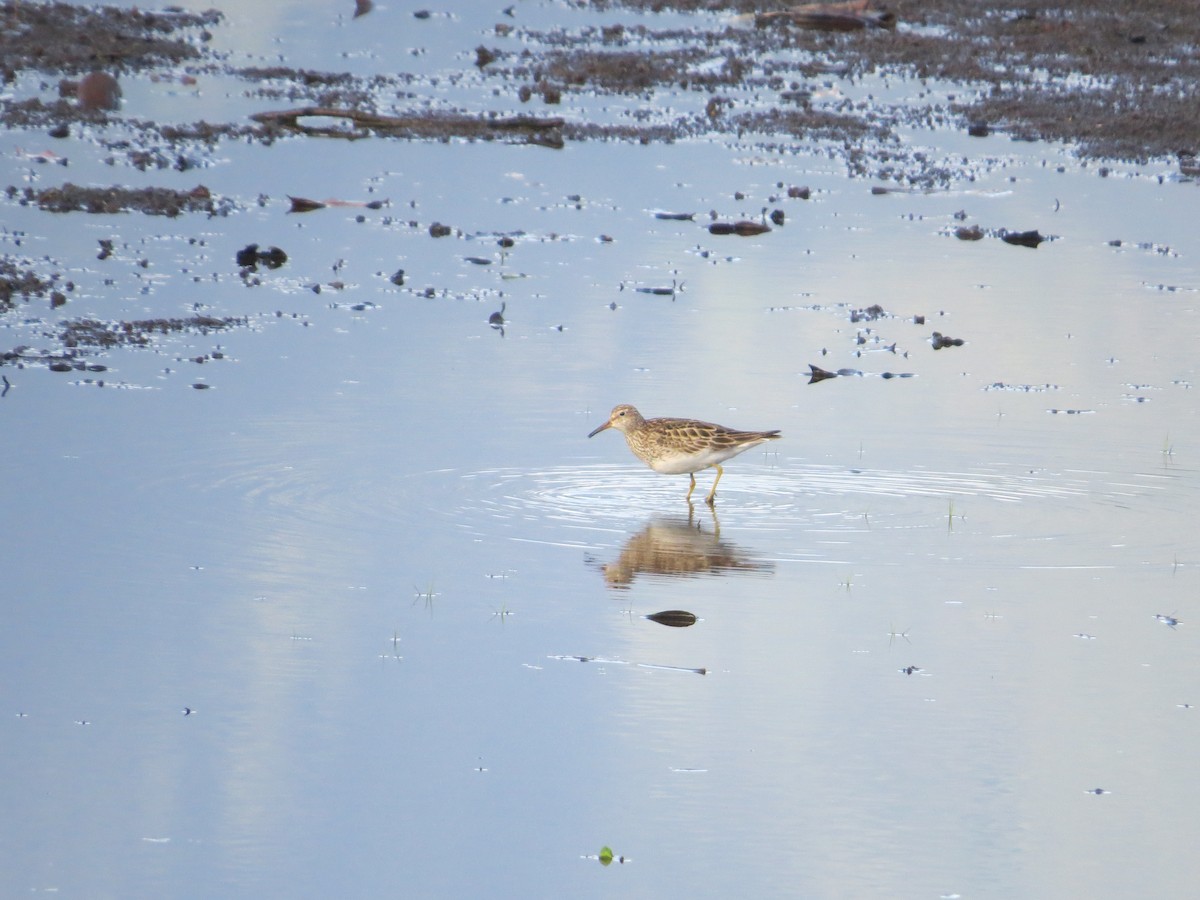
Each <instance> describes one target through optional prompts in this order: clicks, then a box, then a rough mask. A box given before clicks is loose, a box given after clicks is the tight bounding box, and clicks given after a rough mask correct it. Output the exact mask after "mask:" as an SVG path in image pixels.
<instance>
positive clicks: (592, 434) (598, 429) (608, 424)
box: [588, 422, 612, 437]
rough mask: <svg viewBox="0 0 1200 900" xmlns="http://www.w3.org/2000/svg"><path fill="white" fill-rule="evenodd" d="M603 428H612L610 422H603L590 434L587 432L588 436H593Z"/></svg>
mask: <svg viewBox="0 0 1200 900" xmlns="http://www.w3.org/2000/svg"><path fill="white" fill-rule="evenodd" d="M605 428H612V422H605V423H604V424H603V425H601V426H600V427H599V428H597V429H596V430H595V431H593V432H592V433H591V434H589V435H588V437H595V436H596V435H598V434H599V433H600V432H602V431H603V430H604V429H605Z"/></svg>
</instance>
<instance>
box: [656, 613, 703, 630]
mask: <svg viewBox="0 0 1200 900" xmlns="http://www.w3.org/2000/svg"><path fill="white" fill-rule="evenodd" d="M646 618H647V619H649V620H650V621H651V622H657V623H658V624H659V625H667V626H669V627H671V628H687V627H688V626H689V625H695V624H696V614H695V613H690V612H688V611H687V610H686V609H664V610H663V611H662V612H656V613H651V614H650V615H648V616H646Z"/></svg>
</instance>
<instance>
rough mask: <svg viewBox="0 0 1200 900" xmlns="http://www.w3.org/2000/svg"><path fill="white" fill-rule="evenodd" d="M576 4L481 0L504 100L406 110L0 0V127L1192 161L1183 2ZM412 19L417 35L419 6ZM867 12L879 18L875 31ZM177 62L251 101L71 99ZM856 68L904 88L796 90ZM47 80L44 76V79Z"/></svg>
mask: <svg viewBox="0 0 1200 900" xmlns="http://www.w3.org/2000/svg"><path fill="white" fill-rule="evenodd" d="M590 5H591V6H592V7H594V8H603V9H605V10H608V11H610V12H613V11H615V12H616V13H618V14H619V13H620V12H621V11H629V12H630V13H631V16H630V19H631V23H630V24H629V25H621V24H618V25H611V26H607V27H603V28H595V27H585V28H582V29H573V30H566V29H553V30H542V31H539V30H536V29H532V28H527V27H525V26H523V25H522V23H521V21H520V18H519V9H518V8H516V7H510V8H509V10H506V11H504V12H498V13H497V19H498V21H497V22H496V24H495V26H494V28H493V29H492V30H491V32H490V33H487V34H484V35H481V36H480V37H481V43H479V45H478V46H477V47H475V48H463V51H464V52H463V53H462V54H460V55H459V58H460V59H461V60H467V59H470V60H471V61H472V62H465V61H464V62H463V63H462V64H463V65H464V66H466V67H467V68H472V63H473V69H474V70H475V72H476V73H477V75H478V77H479V78H480V79H481V80H482V83H483V85H484V86H485V87H486V88H488V89H490V90H492V91H494V92H495V93H496V94H497V95H498V96H501V97H510V98H511V101H512V102H511V107H512V110H513V113H512V114H511V115H507V116H502V117H500V116H480V115H478V114H475V113H471V112H469V111H465V110H462V111H459V110H439V111H430V109H429V108H428V107H427V106H425V105H419V104H418V102H417V101H414V102H413V108H411V109H403V108H400V109H397V108H382V107H381V104H382V101H381V99H380V98H384V97H388V98H393V101H394V98H396V97H400V98H414V97H417V96H418V93H417V92H418V90H419V87H420V84H419V80H418V79H415V78H414V77H413V76H408V75H404V74H380V75H376V76H372V77H370V78H362V77H359V76H353V75H350V74H347V73H342V72H313V71H308V70H303V69H294V68H288V67H284V66H280V67H272V68H270V69H263V68H260V67H242V68H239V67H237V66H235V65H231V64H229V63H227V62H225V61H223V60H221V59H219V58H217V56H216V55H215V54H214V53H212V52H211V51H210V50H209V49H208V45H209V43H210V42H211V40H212V36H213V32H214V31H216V30H218V29H220V28H222V27H225V26H224V16H223V15H222V13H221V12H220V11H218V10H209V11H207V12H203V13H188V12H183V11H180V10H165V11H156V12H147V11H141V10H136V9H133V10H131V9H117V8H113V7H102V6H101V7H90V8H89V7H80V6H71V5H67V4H62V3H29V2H13V0H8V2H6V3H4V4H3V6H0V21H3V22H4V24H5V27H4V28H3V29H0V59H2V60H3V63H2V65H0V78H3V79H4V81H5V82H6V83H11V82H13V81H15V80H16V79H17V78H18V76H19V75H22V74H24V73H29V72H36V73H38V74H39V75H40V76H41V77H42V78H44V79H45V84H46V86H47V88H48V90H46V91H43V92H42V95H41V96H36V97H26V98H25V99H5V100H0V120H2V121H3V123H4V124H5V125H6V126H7V127H9V128H19V129H26V130H32V131H38V130H44V132H45V134H46V135H47V136H48V137H49V138H51V139H58V140H63V139H71V138H84V139H87V140H91V141H96V142H99V143H100V144H101V146H102V147H103V149H104V150H105V151H107V152H108V153H109V154H110V157H111V158H112V159H115V160H117V161H118V162H119V163H120V164H124V165H129V166H131V167H134V168H137V169H139V170H143V171H145V170H155V169H173V170H178V171H186V170H188V169H190V168H193V167H194V166H198V165H199V163H198V162H197V160H199V159H201V158H202V157H203V156H204V154H205V153H207V152H211V150H212V149H213V148H214V147H216V146H218V145H219V144H220V142H221V141H224V140H230V139H238V140H252V141H259V142H262V143H264V144H270V143H271V142H273V141H275V140H276V139H278V138H280V137H281V136H283V135H303V134H321V135H323V136H326V137H335V138H345V139H348V140H352V139H360V138H375V139H378V138H381V137H382V138H402V139H405V140H422V141H447V140H451V139H461V140H485V141H490V140H495V141H506V142H523V143H536V144H539V145H541V146H544V147H548V148H555V147H562V146H564V145H565V144H566V143H567V142H582V141H596V140H604V141H613V140H616V141H636V142H641V143H649V142H670V141H674V140H679V139H683V138H687V137H692V136H702V135H713V134H717V135H724V136H727V137H729V138H730V139H738V140H743V139H744V140H750V141H752V142H755V143H756V144H757V146H759V147H761V148H763V149H785V148H791V147H798V146H802V145H804V146H811V145H812V144H813V143H814V142H822V143H823V144H824V145H825V146H826V147H827V148H828V152H829V153H831V154H832V155H836V156H839V157H840V158H841V159H842V161H843V162H844V163H845V166H846V170H847V173H848V175H849V176H850V177H855V178H870V179H875V180H879V181H882V182H884V183H885V184H889V185H892V186H895V187H896V188H900V189H929V188H937V187H944V186H948V185H950V184H953V183H954V182H955V181H958V180H961V179H964V178H970V177H971V175H972V165H973V163H972V162H970V161H968V160H967V159H965V158H963V157H948V158H933V157H932V155H929V154H926V153H925V152H923V151H921V150H919V149H914V148H912V147H910V146H908V145H906V144H905V142H903V141H901V140H899V138H898V136H897V132H898V129H900V128H903V127H909V128H911V127H916V128H920V127H942V128H951V129H957V130H961V131H965V132H967V133H969V134H972V135H985V134H990V133H993V132H999V133H1002V134H1008V135H1010V136H1011V137H1012V138H1013V139H1017V140H1038V139H1045V140H1060V141H1067V142H1070V143H1072V144H1073V145H1074V146H1075V148H1076V149H1077V152H1078V153H1079V155H1080V156H1081V157H1084V158H1091V159H1099V160H1103V159H1121V160H1133V161H1138V162H1144V161H1147V160H1150V159H1173V160H1174V161H1175V162H1176V164H1177V165H1178V167H1179V171H1180V174H1181V175H1182V176H1184V177H1192V176H1194V175H1196V174H1197V169H1196V166H1195V153H1196V150H1197V147H1198V146H1200V117H1197V116H1196V114H1195V110H1196V109H1197V108H1198V106H1200V105H1198V102H1197V101H1198V96H1197V95H1198V94H1200V57H1198V56H1197V54H1196V53H1195V52H1194V48H1195V47H1196V46H1200V20H1198V19H1197V17H1196V16H1195V15H1194V10H1192V9H1190V8H1189V6H1188V5H1187V4H1183V3H1165V4H1155V5H1153V6H1150V5H1147V4H1137V3H1133V2H1124V0H1064V2H1061V3H1050V2H1048V0H1022V2H1014V0H996V2H993V3H991V4H990V5H988V6H986V7H980V6H978V5H977V4H975V3H973V2H968V0H922V2H920V3H917V2H908V0H902V2H896V3H892V4H889V5H888V7H887V9H886V12H885V13H880V12H879V10H878V9H876V10H872V11H871V12H872V15H875V16H876V17H877V18H876V20H874V21H871V22H869V23H868V24H867V25H866V27H862V28H851V29H850V30H826V29H822V28H809V27H798V26H797V25H796V24H795V19H794V17H791V18H789V17H788V16H787V15H782V14H779V12H778V11H779V10H785V9H787V8H788V7H787V6H786V4H773V5H769V6H765V5H764V4H761V3H760V4H752V3H749V2H745V0H735V2H732V3H716V2H713V0H620V2H618V0H600V2H597V3H592V4H590ZM662 10H671V11H675V12H682V13H691V14H694V20H695V24H694V25H692V26H690V27H686V28H678V27H676V28H671V29H668V28H663V29H658V30H656V29H654V28H652V27H650V26H647V25H646V24H644V22H645V21H647V20H645V19H644V18H641V19H638V20H637V21H635V17H634V16H633V15H632V13H634V12H640V11H662ZM505 13H510V14H509V15H505ZM880 15H885V16H886V18H885V19H879V18H878V16H880ZM426 17H427V16H426ZM415 18H416V19H417V23H416V25H417V27H418V28H419V27H420V19H421V18H422V15H421V13H417V14H415ZM650 21H653V20H650ZM673 21H678V20H677V19H675V20H673ZM879 21H884V22H885V24H886V26H887V27H878V22H879ZM181 70H182V71H186V72H210V73H220V74H222V75H224V76H227V77H233V78H236V79H241V80H243V81H244V82H245V83H246V85H247V91H248V92H251V93H253V94H254V95H256V96H258V97H260V98H261V99H262V101H263V105H264V107H265V109H264V111H263V112H262V113H260V114H258V115H255V116H254V117H253V118H252V119H251V120H248V121H230V122H210V121H202V122H196V123H192V124H191V125H187V126H179V125H170V126H160V125H159V124H156V123H154V122H147V121H140V120H137V119H135V118H131V117H129V116H126V115H123V113H122V109H121V107H120V104H119V102H116V101H115V100H113V99H112V98H107V99H106V100H105V101H104V102H101V103H100V104H98V105H97V104H95V103H89V102H85V95H84V89H83V86H82V85H83V81H82V80H81V79H84V77H85V76H86V75H87V73H89V72H94V71H101V72H104V73H111V75H112V76H115V77H116V78H118V79H119V78H121V77H124V76H128V75H130V74H132V73H142V74H146V73H149V74H150V76H151V77H158V75H159V74H161V75H162V77H171V78H178V77H190V76H187V75H184V76H181V75H180V74H179V73H180V71H181ZM867 75H884V76H886V77H897V78H902V79H906V83H910V84H913V85H915V86H916V88H917V89H916V90H914V91H912V92H910V94H911V96H909V97H906V98H905V100H904V102H903V103H900V104H890V105H889V104H885V103H882V102H866V103H864V102H861V101H858V102H853V101H851V100H849V99H847V100H845V101H843V102H839V103H832V104H831V103H828V102H826V103H823V104H816V103H814V102H813V92H814V86H815V85H818V84H820V83H821V82H822V81H828V80H830V79H831V78H832V79H840V80H851V81H852V80H854V79H858V78H860V77H863V76H867ZM105 77H106V78H107V77H108V75H106V76H105ZM922 79H937V80H938V81H939V82H941V83H943V84H945V83H949V84H953V85H961V86H962V89H961V91H955V92H954V93H952V94H949V95H948V96H949V98H950V99H949V100H946V99H944V98H943V99H940V100H932V99H928V100H926V99H923V98H927V97H928V96H930V95H927V94H926V93H925V92H923V91H921V90H920V85H921V83H922V82H921V80H922ZM56 80H57V90H50V89H49V88H50V86H51V85H53V84H54V83H55V81H56ZM574 94H580V95H583V94H586V95H591V96H604V95H625V96H632V97H634V98H636V99H638V101H639V102H640V103H642V104H644V106H645V107H646V109H647V110H650V111H652V110H654V109H655V108H657V107H660V106H661V107H671V106H678V107H681V108H682V107H684V106H690V108H691V109H692V110H694V111H693V112H689V113H687V114H680V115H675V116H674V117H673V118H667V117H665V116H660V117H655V116H654V115H653V114H647V115H646V116H645V117H644V118H641V119H629V120H622V121H587V120H582V119H581V118H580V117H578V116H572V115H569V114H563V113H562V110H563V109H564V108H569V107H570V99H571V96H572V95H574ZM660 101H661V102H660ZM676 101H680V102H678V103H677V102H676ZM682 101H686V103H684V102H682ZM401 102H403V101H401ZM322 115H323V116H324V117H325V118H326V120H327V119H328V117H329V116H330V115H333V116H335V117H338V116H340V117H341V119H342V121H343V124H344V125H345V127H344V128H328V127H327V126H326V125H313V124H312V123H310V121H309V120H310V119H316V118H317V117H319V116H322ZM116 122H119V123H120V124H121V125H122V126H123V127H122V129H121V132H122V136H121V137H119V138H115V137H108V136H106V135H107V134H109V133H111V132H113V131H116V129H108V130H107V131H106V130H105V129H104V128H95V127H93V126H103V125H106V124H112V123H116ZM130 132H132V133H133V135H134V137H133V138H130V137H129V134H130ZM85 135H86V137H85ZM49 146H50V147H54V146H55V142H54V140H51V141H50V143H49ZM45 155H46V156H47V158H46V159H43V160H38V161H39V162H51V161H60V160H54V159H52V157H53V156H54V154H53V151H52V150H51V151H47V152H46V154H45ZM0 187H4V186H0ZM0 202H7V203H19V204H28V205H37V206H39V207H41V208H42V209H45V210H47V211H70V210H79V211H84V212H87V213H90V214H110V215H111V214H119V213H129V212H140V213H143V214H150V215H162V216H177V215H181V214H196V213H200V214H203V215H207V216H217V215H225V214H227V213H228V212H229V211H230V210H232V209H234V208H235V205H234V201H231V200H227V199H223V198H219V197H214V196H213V195H212V194H210V193H209V190H208V188H207V187H205V186H204V185H202V184H197V185H196V187H195V188H194V189H193V190H191V191H188V192H179V191H176V190H167V189H142V190H139V191H133V190H129V189H127V188H126V187H125V186H123V185H119V184H117V185H113V186H109V187H80V186H76V185H72V184H69V183H68V184H64V185H62V186H58V187H53V188H46V189H42V190H40V191H39V190H34V189H32V188H29V187H16V186H13V185H8V186H6V187H4V194H3V196H2V197H0ZM0 262H2V263H3V267H2V268H0V312H3V311H4V310H7V309H11V308H12V307H13V306H14V304H15V302H16V300H17V299H18V298H22V297H23V298H26V299H27V298H29V297H32V296H43V297H44V296H54V297H57V298H61V297H62V296H63V291H64V289H63V288H62V287H61V286H60V285H59V282H60V281H61V280H62V278H61V276H59V275H56V274H53V273H41V272H36V271H34V270H33V268H31V266H32V264H31V263H29V262H28V261H25V260H21V259H16V258H10V257H7V256H6V257H4V258H3V259H2V260H0ZM70 289H71V288H70V287H68V288H66V289H65V290H66V293H68V294H69V293H70ZM184 327H187V326H186V325H185V326H184ZM89 333H92V332H90V331H89V330H87V329H84V330H82V331H81V333H80V334H78V335H76V336H75V338H76V339H75V340H73V341H71V342H62V343H63V344H66V343H69V344H70V346H69V347H64V348H63V352H64V353H65V354H78V353H80V352H83V351H84V350H85V349H86V344H87V335H88V334H89ZM57 352H58V351H55V354H57ZM52 355H53V354H52ZM21 356H22V355H21V354H11V353H10V354H7V355H6V357H5V358H4V359H3V360H0V364H3V363H4V362H10V363H11V362H14V361H16V362H18V363H19V361H20V360H21Z"/></svg>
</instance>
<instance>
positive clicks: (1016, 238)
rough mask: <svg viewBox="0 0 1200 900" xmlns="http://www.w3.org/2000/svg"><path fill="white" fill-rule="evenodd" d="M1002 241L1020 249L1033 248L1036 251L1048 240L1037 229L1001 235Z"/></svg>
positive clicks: (1008, 232)
mask: <svg viewBox="0 0 1200 900" xmlns="http://www.w3.org/2000/svg"><path fill="white" fill-rule="evenodd" d="M1000 240H1002V241H1004V243H1006V244H1015V245H1016V246H1018V247H1032V248H1033V249H1035V250H1036V249H1037V246H1038V244H1040V243H1041V242H1042V241H1044V240H1046V239H1045V238H1044V237H1042V236H1041V235H1040V234H1039V233H1038V232H1037V230H1036V229H1035V230H1033V231H1005V232H1003V233H1001V235H1000Z"/></svg>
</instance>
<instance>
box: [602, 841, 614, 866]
mask: <svg viewBox="0 0 1200 900" xmlns="http://www.w3.org/2000/svg"><path fill="white" fill-rule="evenodd" d="M612 861H613V852H612V847H608V846H604V847H601V848H600V865H602V866H607V865H609V864H610V863H612Z"/></svg>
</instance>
